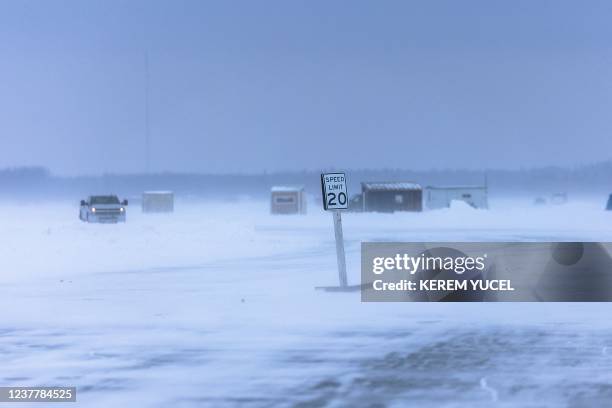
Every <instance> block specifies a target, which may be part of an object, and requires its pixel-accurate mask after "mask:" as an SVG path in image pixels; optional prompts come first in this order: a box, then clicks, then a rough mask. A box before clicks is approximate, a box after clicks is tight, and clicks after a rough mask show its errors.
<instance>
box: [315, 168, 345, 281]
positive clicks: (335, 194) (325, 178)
mask: <svg viewBox="0 0 612 408" xmlns="http://www.w3.org/2000/svg"><path fill="white" fill-rule="evenodd" d="M321 192H322V194H323V209H325V210H326V211H332V214H333V217H334V235H335V238H336V258H337V260H338V281H339V284H340V286H339V287H336V288H323V289H326V290H334V289H335V290H347V289H348V288H349V286H348V279H347V277H346V256H345V254H344V237H343V234H342V215H341V210H346V209H347V208H348V191H347V189H346V175H345V174H344V173H326V174H321Z"/></svg>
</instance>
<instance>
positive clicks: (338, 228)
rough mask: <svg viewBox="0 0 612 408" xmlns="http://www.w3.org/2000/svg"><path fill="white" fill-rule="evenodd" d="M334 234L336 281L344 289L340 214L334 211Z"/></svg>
mask: <svg viewBox="0 0 612 408" xmlns="http://www.w3.org/2000/svg"><path fill="white" fill-rule="evenodd" d="M334 234H335V235H336V257H337V258H338V280H339V282H340V286H341V287H343V288H346V286H347V285H348V281H347V279H346V257H345V255H344V237H343V236H342V214H341V213H340V211H338V210H336V211H334Z"/></svg>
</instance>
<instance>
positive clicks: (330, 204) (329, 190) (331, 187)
mask: <svg viewBox="0 0 612 408" xmlns="http://www.w3.org/2000/svg"><path fill="white" fill-rule="evenodd" d="M321 189H322V190H323V208H324V209H325V210H346V209H347V208H348V192H347V190H346V176H345V175H344V173H327V174H321Z"/></svg>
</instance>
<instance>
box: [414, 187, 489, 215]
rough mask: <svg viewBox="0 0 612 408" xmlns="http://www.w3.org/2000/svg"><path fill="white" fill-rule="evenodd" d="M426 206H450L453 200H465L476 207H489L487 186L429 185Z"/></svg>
mask: <svg viewBox="0 0 612 408" xmlns="http://www.w3.org/2000/svg"><path fill="white" fill-rule="evenodd" d="M424 196H425V207H426V208H428V209H430V210H434V209H437V208H448V207H450V206H451V202H452V201H453V200H457V201H465V202H466V203H467V204H469V205H470V206H472V207H474V208H489V200H488V198H487V187H486V186H427V187H426V188H425V195H424Z"/></svg>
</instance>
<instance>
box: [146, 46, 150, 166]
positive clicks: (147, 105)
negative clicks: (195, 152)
mask: <svg viewBox="0 0 612 408" xmlns="http://www.w3.org/2000/svg"><path fill="white" fill-rule="evenodd" d="M150 171H151V139H150V135H149V52H148V51H145V173H149V172H150Z"/></svg>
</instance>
